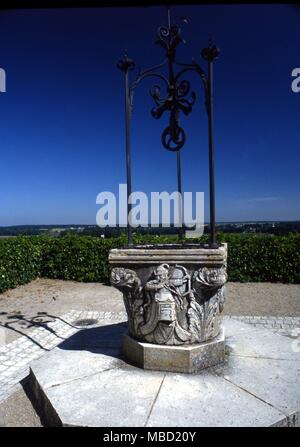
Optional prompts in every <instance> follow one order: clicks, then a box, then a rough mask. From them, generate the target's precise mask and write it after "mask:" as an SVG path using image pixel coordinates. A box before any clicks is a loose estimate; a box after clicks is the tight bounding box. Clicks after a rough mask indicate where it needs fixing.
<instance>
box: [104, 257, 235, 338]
mask: <svg viewBox="0 0 300 447" xmlns="http://www.w3.org/2000/svg"><path fill="white" fill-rule="evenodd" d="M226 280H227V275H226V268H225V266H223V267H221V268H215V267H202V268H200V269H198V270H192V271H191V272H188V270H187V269H186V268H185V267H183V266H180V265H175V266H169V265H168V264H161V265H159V266H157V267H155V268H154V269H153V271H152V273H151V274H150V277H149V278H148V280H147V281H146V282H145V284H144V285H143V286H142V283H141V280H140V279H139V277H138V275H137V273H136V272H135V271H133V270H130V269H126V268H123V267H115V268H113V270H112V273H111V283H112V285H114V286H115V287H116V288H117V289H119V290H120V291H122V293H123V296H124V303H125V307H126V311H127V315H128V329H129V333H130V335H131V336H133V337H135V338H137V339H139V340H141V341H146V342H149V343H156V344H167V345H182V344H192V343H199V342H203V341H206V340H209V339H211V338H213V337H215V336H217V335H218V333H219V330H220V321H219V315H220V314H221V312H222V310H223V306H224V301H225V293H224V284H225V282H226Z"/></svg>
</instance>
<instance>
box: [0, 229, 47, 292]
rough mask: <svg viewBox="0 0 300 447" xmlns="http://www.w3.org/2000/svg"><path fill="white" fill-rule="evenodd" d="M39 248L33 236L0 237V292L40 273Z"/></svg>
mask: <svg viewBox="0 0 300 447" xmlns="http://www.w3.org/2000/svg"><path fill="white" fill-rule="evenodd" d="M41 250H42V246H41V244H40V241H39V240H38V239H37V238H34V237H26V236H20V237H17V238H13V237H12V238H0V293H1V292H3V291H4V290H6V289H10V288H13V287H16V286H19V285H21V284H26V283H27V282H30V281H32V280H33V279H35V278H36V277H38V276H39V275H40V266H41Z"/></svg>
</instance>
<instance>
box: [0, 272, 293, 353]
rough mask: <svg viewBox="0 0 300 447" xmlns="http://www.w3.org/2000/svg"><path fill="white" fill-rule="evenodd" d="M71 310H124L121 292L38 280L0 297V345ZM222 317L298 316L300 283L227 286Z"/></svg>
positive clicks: (103, 286) (66, 282) (107, 288)
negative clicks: (223, 315)
mask: <svg viewBox="0 0 300 447" xmlns="http://www.w3.org/2000/svg"><path fill="white" fill-rule="evenodd" d="M70 309H74V310H95V311H99V312H100V311H113V312H122V311H124V310H125V309H124V305H123V300H122V295H121V293H120V292H118V291H117V290H116V289H114V288H112V287H109V286H107V285H104V284H99V283H78V282H75V281H61V280H53V279H37V280H35V281H32V282H31V283H30V284H26V285H24V286H21V287H18V288H16V289H13V290H9V291H7V292H5V293H3V294H2V295H0V346H1V345H3V344H5V343H10V342H11V341H13V340H15V339H16V338H18V337H20V336H22V335H24V334H26V333H28V331H30V330H31V329H32V328H34V327H38V326H42V325H43V324H45V323H47V322H50V321H53V320H54V319H55V318H56V317H58V316H60V315H62V314H65V313H67V312H68V311H69V310H70ZM224 314H225V315H262V316H265V315H268V316H269V315H272V316H300V284H271V283H244V284H242V283H228V284H227V301H226V304H225V309H224ZM1 328H2V331H1Z"/></svg>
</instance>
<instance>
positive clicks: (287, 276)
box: [0, 233, 300, 293]
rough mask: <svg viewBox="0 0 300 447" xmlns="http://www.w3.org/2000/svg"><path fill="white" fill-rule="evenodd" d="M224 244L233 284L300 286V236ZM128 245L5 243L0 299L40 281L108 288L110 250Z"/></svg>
mask: <svg viewBox="0 0 300 447" xmlns="http://www.w3.org/2000/svg"><path fill="white" fill-rule="evenodd" d="M218 240H219V242H227V243H228V279H229V281H234V282H251V281H252V282H266V281H268V282H282V283H300V233H290V234H289V235H287V236H271V235H244V234H222V233H220V234H218ZM207 241H208V237H207V236H206V235H205V236H203V237H202V238H201V242H207ZM172 242H173V243H174V242H178V238H177V236H149V235H145V236H144V235H143V236H142V235H136V236H135V237H134V243H135V244H155V243H159V244H163V243H172ZM184 242H185V243H191V242H199V240H195V239H193V240H191V239H186V240H185V241H184ZM125 245H126V235H121V236H119V237H113V238H109V239H102V238H98V237H93V236H80V235H66V236H63V237H51V236H21V237H16V238H0V293H1V292H3V291H4V290H6V289H9V288H13V287H16V286H18V285H20V284H25V283H27V282H29V281H31V280H32V279H34V278H37V277H38V276H42V277H45V278H53V279H65V280H73V281H85V282H91V281H92V282H105V281H107V280H108V278H109V274H110V266H109V264H108V252H109V250H110V249H111V248H117V247H123V246H125Z"/></svg>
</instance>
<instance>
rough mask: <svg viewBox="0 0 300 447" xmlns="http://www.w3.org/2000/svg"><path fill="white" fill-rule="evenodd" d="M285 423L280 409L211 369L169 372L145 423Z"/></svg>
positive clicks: (199, 425) (172, 425)
mask: <svg viewBox="0 0 300 447" xmlns="http://www.w3.org/2000/svg"><path fill="white" fill-rule="evenodd" d="M286 425H287V421H286V418H285V416H284V414H282V412H280V411H278V410H277V409H276V408H274V407H272V406H270V405H266V404H265V403H264V402H262V401H261V400H260V399H257V398H256V397H254V396H252V395H250V394H249V393H247V392H245V391H244V390H242V389H240V388H238V387H236V386H234V385H232V384H231V383H229V382H227V381H226V380H225V379H223V378H219V377H216V376H215V375H214V374H212V373H211V372H205V373H202V374H200V375H199V376H190V377H188V378H187V377H186V376H185V375H182V374H173V375H168V376H167V377H166V378H165V380H164V383H163V386H162V388H161V391H160V393H159V396H158V397H157V400H156V402H155V405H154V408H153V410H152V412H151V415H150V417H149V420H148V422H147V426H148V427H157V426H159V427H161V426H164V427H178V426H181V427H211V426H213V427H253V426H254V427H255V426H286Z"/></svg>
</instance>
